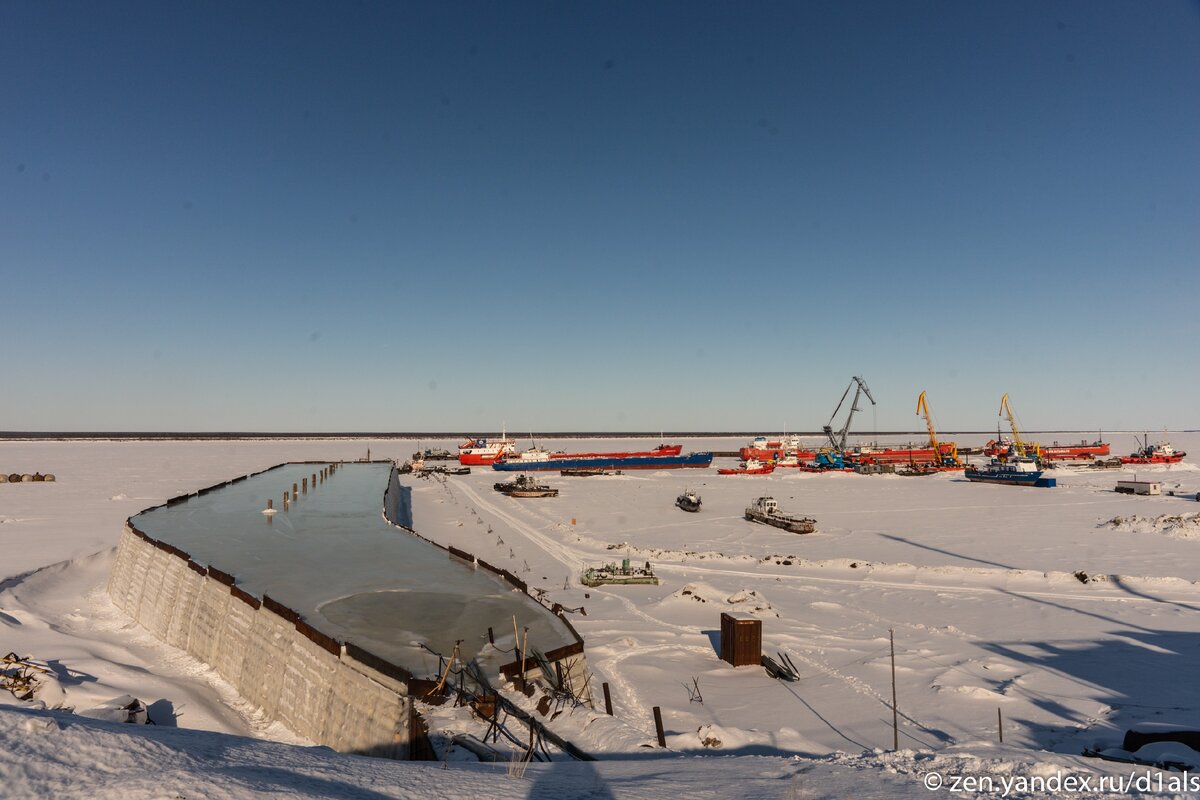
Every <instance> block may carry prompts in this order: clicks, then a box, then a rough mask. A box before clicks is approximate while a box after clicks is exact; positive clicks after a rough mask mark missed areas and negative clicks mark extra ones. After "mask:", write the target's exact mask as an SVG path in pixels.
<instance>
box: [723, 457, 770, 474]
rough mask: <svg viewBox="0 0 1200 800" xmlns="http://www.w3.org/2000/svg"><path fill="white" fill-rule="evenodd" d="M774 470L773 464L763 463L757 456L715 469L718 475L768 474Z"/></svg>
mask: <svg viewBox="0 0 1200 800" xmlns="http://www.w3.org/2000/svg"><path fill="white" fill-rule="evenodd" d="M774 471H775V465H774V464H764V463H763V462H761V461H759V460H758V459H757V458H749V459H746V460H745V461H743V462H741V463H740V464H738V465H737V466H736V467H723V468H721V469H719V470H717V474H718V475H770V474H771V473H772V472H774Z"/></svg>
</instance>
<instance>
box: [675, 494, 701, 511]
mask: <svg viewBox="0 0 1200 800" xmlns="http://www.w3.org/2000/svg"><path fill="white" fill-rule="evenodd" d="M675 505H676V506H678V507H679V508H681V509H683V510H684V511H691V512H693V513H695V512H697V511H699V510H700V495H698V494H696V493H695V492H693V491H692V490H691V489H688V490H687V491H685V492H684V493H683V494H681V495H679V497H676V498H675Z"/></svg>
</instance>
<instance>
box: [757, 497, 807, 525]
mask: <svg viewBox="0 0 1200 800" xmlns="http://www.w3.org/2000/svg"><path fill="white" fill-rule="evenodd" d="M746 519H748V520H750V521H751V522H758V523H761V524H763V525H773V526H774V527H776V528H783V529H784V530H785V531H788V532H789V533H812V532H813V531H815V530H816V529H817V521H816V520H815V519H813V518H811V517H797V516H795V515H793V514H785V513H784V512H782V511H780V510H779V503H778V502H776V501H775V498H774V497H760V498H758V499H757V500H755V501H754V505H752V506H750V507H749V508H747V509H746Z"/></svg>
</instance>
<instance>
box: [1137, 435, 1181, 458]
mask: <svg viewBox="0 0 1200 800" xmlns="http://www.w3.org/2000/svg"><path fill="white" fill-rule="evenodd" d="M1186 455H1187V453H1184V452H1182V451H1180V450H1176V449H1175V448H1174V447H1172V446H1171V444H1170V442H1155V443H1154V444H1150V437H1149V436H1147V437H1146V438H1145V439H1144V440H1143V441H1142V446H1141V447H1139V448H1138V449H1137V450H1135V451H1134V452H1133V453H1131V454H1130V455H1127V456H1121V463H1122V464H1178V463H1179V462H1180V461H1183V457H1184V456H1186Z"/></svg>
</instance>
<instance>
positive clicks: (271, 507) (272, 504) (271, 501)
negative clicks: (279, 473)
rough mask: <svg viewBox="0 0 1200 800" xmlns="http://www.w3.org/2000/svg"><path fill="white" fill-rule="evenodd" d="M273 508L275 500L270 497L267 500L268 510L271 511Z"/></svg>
mask: <svg viewBox="0 0 1200 800" xmlns="http://www.w3.org/2000/svg"><path fill="white" fill-rule="evenodd" d="M273 508H275V498H273V497H268V498H267V510H268V511H270V510H271V509H273Z"/></svg>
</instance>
